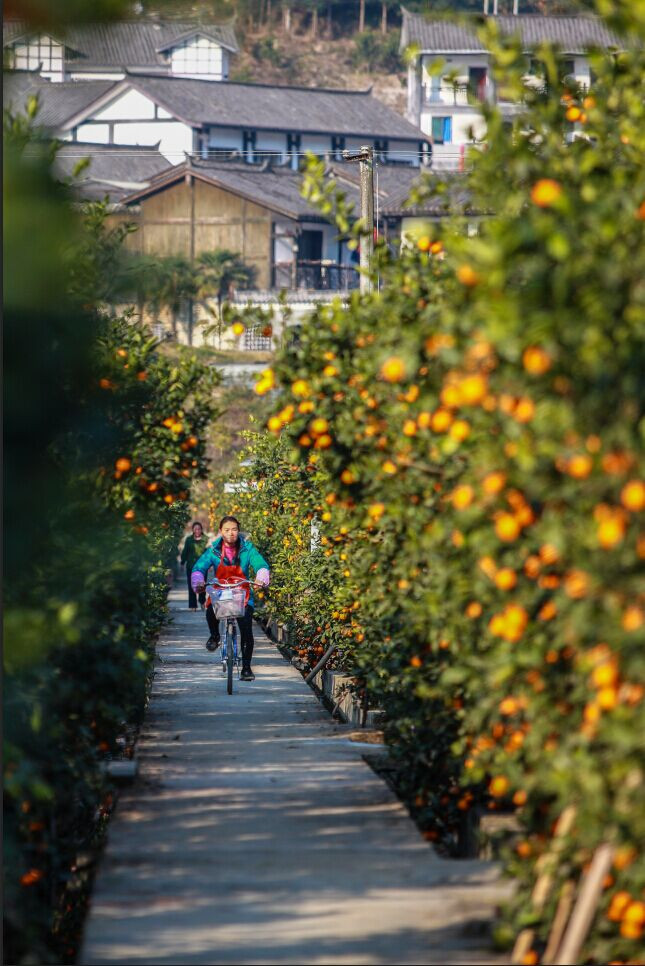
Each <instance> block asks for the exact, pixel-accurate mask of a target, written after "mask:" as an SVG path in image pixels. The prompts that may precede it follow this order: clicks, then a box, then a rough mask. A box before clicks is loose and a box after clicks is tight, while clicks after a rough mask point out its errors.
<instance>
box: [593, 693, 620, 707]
mask: <svg viewBox="0 0 645 966" xmlns="http://www.w3.org/2000/svg"><path fill="white" fill-rule="evenodd" d="M596 701H597V702H598V706H599V707H600V708H602V710H603V711H612V710H613V709H614V708H615V707H616V705H617V704H618V692H617V690H616V688H600V690H599V691H598V694H597V695H596Z"/></svg>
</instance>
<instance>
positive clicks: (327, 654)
mask: <svg viewBox="0 0 645 966" xmlns="http://www.w3.org/2000/svg"><path fill="white" fill-rule="evenodd" d="M335 650H336V645H335V644H331V645H330V646H329V647H328V648H327V650H326V651H325V653H324V654H323V656H322V657H321V659H320V660H319V661H318V664H316V666H315V667H314V668H312V670H311V671H310V672H309V674H308V675H307V677H306V678H305V684H311V682H312V681H313V679H314V678H315V676H316V675H317V674H318V672H319V671H322V669H323V668H324V666H325V665H326V664H327V661H329V659H330V657H331V656H332V654H333V653H334V651H335Z"/></svg>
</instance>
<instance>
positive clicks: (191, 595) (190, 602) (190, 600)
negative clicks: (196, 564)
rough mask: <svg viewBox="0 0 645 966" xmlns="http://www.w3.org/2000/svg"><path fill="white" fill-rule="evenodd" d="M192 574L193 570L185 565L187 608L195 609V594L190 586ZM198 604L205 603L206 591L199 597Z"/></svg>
mask: <svg viewBox="0 0 645 966" xmlns="http://www.w3.org/2000/svg"><path fill="white" fill-rule="evenodd" d="M192 572H193V568H192V567H189V566H188V564H186V580H187V582H188V606H189V607H197V594H196V593H195V591H194V590H193V588H192V587H191V585H190V575H191V574H192ZM199 603H200V604H205V603H206V591H204V592H203V593H201V594H200V595H199Z"/></svg>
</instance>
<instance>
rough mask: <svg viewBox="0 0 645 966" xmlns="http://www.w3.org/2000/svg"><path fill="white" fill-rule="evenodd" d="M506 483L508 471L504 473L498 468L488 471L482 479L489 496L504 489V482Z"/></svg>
mask: <svg viewBox="0 0 645 966" xmlns="http://www.w3.org/2000/svg"><path fill="white" fill-rule="evenodd" d="M505 483H506V473H502V472H501V471H499V470H497V471H496V472H493V473H488V474H487V475H486V476H485V477H484V479H483V480H482V488H483V490H484V493H487V494H488V495H489V496H494V495H495V494H496V493H499V492H500V491H501V490H503V489H504V484H505Z"/></svg>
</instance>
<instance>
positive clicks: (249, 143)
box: [242, 131, 255, 164]
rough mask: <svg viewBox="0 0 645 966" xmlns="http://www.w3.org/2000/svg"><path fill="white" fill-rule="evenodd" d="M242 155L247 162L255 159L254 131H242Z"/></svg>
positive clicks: (250, 162)
mask: <svg viewBox="0 0 645 966" xmlns="http://www.w3.org/2000/svg"><path fill="white" fill-rule="evenodd" d="M242 157H243V158H244V160H245V161H248V163H249V164H253V162H254V160H255V131H242Z"/></svg>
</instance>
